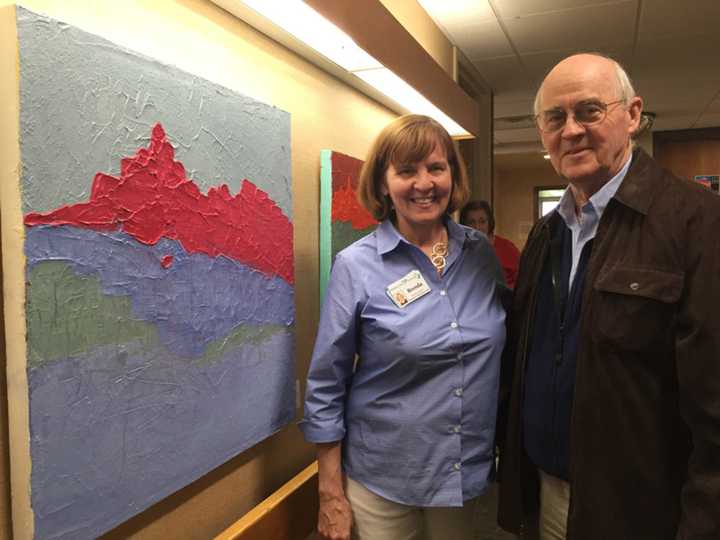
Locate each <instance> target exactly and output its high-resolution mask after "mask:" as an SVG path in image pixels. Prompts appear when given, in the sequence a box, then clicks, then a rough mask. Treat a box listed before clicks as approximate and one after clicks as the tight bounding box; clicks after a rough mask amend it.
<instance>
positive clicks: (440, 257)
mask: <svg viewBox="0 0 720 540" xmlns="http://www.w3.org/2000/svg"><path fill="white" fill-rule="evenodd" d="M447 254H448V244H447V242H438V243H437V244H434V245H433V247H432V252H431V254H430V261H431V262H432V264H433V266H434V267H435V269H436V270H437V272H438V274H441V273H442V271H443V270H444V269H445V264H446V262H447V261H446V259H445V258H446V257H447Z"/></svg>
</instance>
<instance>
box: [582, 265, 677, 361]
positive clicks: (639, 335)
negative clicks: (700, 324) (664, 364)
mask: <svg viewBox="0 0 720 540" xmlns="http://www.w3.org/2000/svg"><path fill="white" fill-rule="evenodd" d="M684 281H685V275H684V274H683V273H682V272H668V271H664V270H655V269H648V268H640V267H635V266H627V265H616V266H614V267H612V268H610V269H609V270H606V271H601V273H600V276H599V277H598V279H597V280H596V282H595V285H594V289H595V291H594V292H595V309H594V310H593V311H594V313H595V315H594V317H593V319H594V320H593V321H592V330H591V331H592V332H593V335H594V336H596V338H599V339H600V341H601V342H603V343H604V344H606V345H610V346H611V347H613V348H619V349H621V350H622V349H625V350H631V351H642V350H649V349H653V348H654V347H656V346H663V345H665V344H666V343H667V340H668V339H670V338H671V337H672V334H671V332H670V329H671V327H672V325H673V324H674V320H675V308H676V304H677V302H678V301H679V300H680V297H681V296H682V291H683V284H684Z"/></svg>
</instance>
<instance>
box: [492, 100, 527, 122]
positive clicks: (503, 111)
mask: <svg viewBox="0 0 720 540" xmlns="http://www.w3.org/2000/svg"><path fill="white" fill-rule="evenodd" d="M532 108H533V100H532V99H524V100H520V101H508V102H498V101H497V100H496V101H495V115H494V116H495V118H505V117H508V116H526V115H529V114H532Z"/></svg>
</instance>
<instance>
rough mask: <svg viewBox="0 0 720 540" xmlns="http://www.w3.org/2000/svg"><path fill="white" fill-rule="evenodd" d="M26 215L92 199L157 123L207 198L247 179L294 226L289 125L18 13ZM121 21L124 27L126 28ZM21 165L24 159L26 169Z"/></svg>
mask: <svg viewBox="0 0 720 540" xmlns="http://www.w3.org/2000/svg"><path fill="white" fill-rule="evenodd" d="M17 13H18V15H17V16H18V38H19V42H20V70H21V79H20V99H21V108H20V117H21V138H22V153H23V154H30V155H31V156H32V158H33V169H32V171H28V170H27V169H24V170H23V173H24V181H23V187H24V188H25V194H24V199H23V213H28V212H45V211H49V210H52V209H54V208H57V207H58V206H62V205H65V204H72V203H76V202H78V201H82V200H86V199H88V195H89V194H88V189H89V186H90V182H91V181H92V178H93V176H94V175H95V173H97V172H105V173H108V174H113V175H116V174H117V173H118V171H119V168H120V159H121V158H122V157H125V156H131V155H133V154H134V153H135V151H136V150H137V149H138V148H140V147H142V146H145V145H146V144H147V141H148V140H149V137H150V132H151V130H152V126H153V125H155V124H156V123H158V122H160V123H161V124H162V125H163V127H164V128H165V130H166V131H167V132H168V133H172V135H173V143H174V144H175V146H176V149H175V150H176V154H175V155H176V159H178V160H179V161H181V162H183V163H185V165H186V166H187V172H188V176H189V177H190V178H192V179H193V180H194V181H195V183H196V184H198V186H199V187H200V189H202V190H203V191H207V188H209V187H210V186H214V185H219V184H228V186H229V187H230V190H231V192H232V193H237V192H238V190H239V188H240V184H241V182H242V180H243V179H244V178H247V179H248V180H250V181H252V182H253V183H255V184H262V187H263V190H264V191H265V192H267V193H268V194H269V195H270V197H271V198H272V199H273V200H274V201H275V202H276V203H277V205H278V206H279V207H280V208H281V209H282V210H283V212H284V213H285V215H286V216H288V217H290V218H291V219H292V204H291V185H290V115H289V114H288V113H286V112H284V111H282V110H280V109H278V108H276V107H272V106H270V105H266V104H264V103H260V102H259V101H256V100H254V99H252V98H249V97H245V96H242V95H240V94H238V93H236V92H233V91H231V90H228V89H227V88H223V87H221V86H219V85H217V84H213V83H211V82H209V81H206V80H204V79H200V78H198V77H195V76H193V75H190V74H188V73H186V72H184V71H181V70H179V69H177V68H175V67H172V66H168V65H164V64H161V63H159V62H156V61H153V60H150V59H148V58H146V57H144V56H142V55H140V54H137V53H135V52H131V51H128V50H126V49H123V48H121V47H119V46H117V45H115V44H113V43H110V42H109V41H107V40H105V39H102V38H100V37H98V36H94V35H92V34H88V33H86V32H83V31H81V30H79V29H77V28H74V27H72V26H70V25H67V24H64V23H61V22H58V21H55V20H53V19H49V18H47V17H42V16H39V15H37V14H35V13H33V12H31V11H28V10H25V9H23V8H19V7H18V9H17ZM120 23H121V21H118V24H120ZM24 159H25V158H24V157H23V160H24Z"/></svg>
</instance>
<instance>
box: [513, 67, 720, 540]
mask: <svg viewBox="0 0 720 540" xmlns="http://www.w3.org/2000/svg"><path fill="white" fill-rule="evenodd" d="M535 103H536V106H535V109H536V114H537V117H536V118H537V124H538V129H539V130H540V136H541V138H542V142H543V145H544V146H545V149H546V150H547V152H548V153H549V154H550V160H551V162H552V165H553V167H554V168H555V170H556V171H557V173H558V174H559V175H560V176H561V177H562V178H564V179H566V180H568V181H569V186H568V188H567V190H566V191H565V194H564V195H563V197H562V199H561V201H560V203H559V205H558V207H557V208H556V209H555V210H554V211H552V212H551V213H550V214H548V215H547V216H545V217H543V218H542V219H541V220H540V221H538V223H537V224H536V225H535V227H534V228H533V230H532V231H531V233H530V236H529V238H528V241H527V244H526V245H525V249H524V250H523V254H522V258H521V261H520V270H519V274H518V281H517V284H516V287H515V294H514V301H513V307H512V310H511V312H510V314H509V325H508V347H507V348H506V353H505V355H504V357H503V362H504V363H503V368H506V367H510V368H512V369H509V370H505V369H504V370H503V385H505V384H506V383H507V384H511V387H512V391H511V395H510V402H509V422H508V424H507V432H506V436H505V444H504V446H503V448H502V451H501V453H500V460H501V464H500V479H501V482H500V497H499V522H500V525H501V526H503V527H504V528H507V529H508V530H510V531H513V532H519V531H520V530H521V528H527V527H529V526H530V525H531V524H532V517H531V516H532V514H533V513H534V512H535V511H537V510H538V507H539V512H540V533H541V537H543V538H569V539H572V540H607V539H609V538H613V539H623V540H624V539H628V540H629V539H641V538H643V539H644V538H647V539H653V540H664V539H666V540H671V539H672V540H674V539H678V540H679V539H682V540H701V539H702V540H709V539H711V538H720V317H718V316H717V306H718V305H720V279H718V276H719V275H720V234H718V231H720V197H717V195H714V194H712V193H710V192H707V191H706V190H704V189H703V188H702V187H700V186H696V185H693V184H692V183H690V182H688V181H685V180H680V179H678V178H676V177H674V176H673V175H672V174H670V173H669V172H667V171H664V170H663V169H661V168H660V166H659V165H658V164H657V163H656V162H655V161H654V160H653V159H652V158H651V157H650V156H648V155H647V154H646V153H645V152H644V151H643V150H642V149H640V148H635V149H634V150H633V145H632V143H631V136H632V135H633V134H634V133H635V131H636V130H637V128H638V125H639V122H640V113H641V111H642V104H643V102H642V99H641V98H639V97H637V96H636V95H635V91H634V90H633V87H632V85H631V83H630V80H629V79H628V77H627V75H626V74H625V71H624V70H623V69H622V68H621V67H620V65H619V64H617V63H616V62H615V61H613V60H610V59H608V58H605V57H602V56H599V55H593V54H581V55H575V56H571V57H569V58H566V59H565V60H563V61H561V62H560V63H559V64H558V65H557V66H555V67H554V68H553V69H552V71H550V73H549V74H548V76H547V77H546V78H545V80H544V81H543V83H542V85H541V87H540V90H539V91H538V94H537V98H536V101H535Z"/></svg>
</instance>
